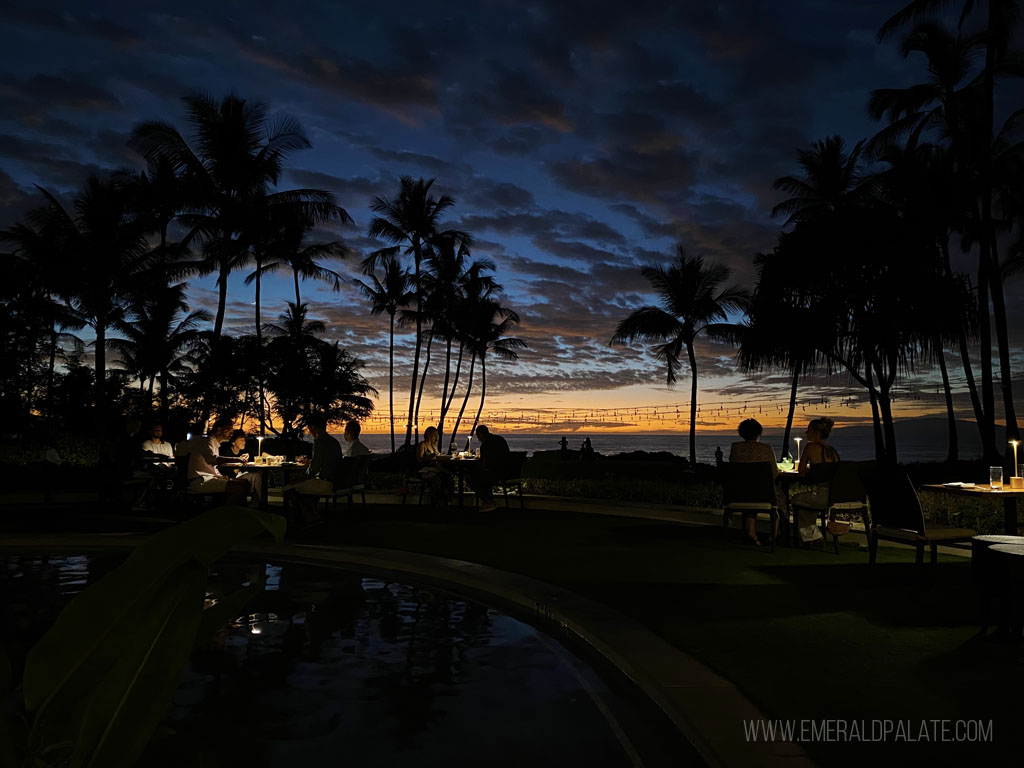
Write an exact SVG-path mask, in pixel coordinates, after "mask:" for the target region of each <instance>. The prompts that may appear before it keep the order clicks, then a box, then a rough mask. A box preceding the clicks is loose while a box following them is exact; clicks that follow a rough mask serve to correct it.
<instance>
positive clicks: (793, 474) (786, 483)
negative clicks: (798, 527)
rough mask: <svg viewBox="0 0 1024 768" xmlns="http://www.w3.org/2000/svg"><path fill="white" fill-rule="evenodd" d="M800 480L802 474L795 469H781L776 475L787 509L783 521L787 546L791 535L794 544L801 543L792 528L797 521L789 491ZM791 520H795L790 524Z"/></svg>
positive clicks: (784, 511)
mask: <svg viewBox="0 0 1024 768" xmlns="http://www.w3.org/2000/svg"><path fill="white" fill-rule="evenodd" d="M799 480H800V473H799V472H797V471H796V469H795V468H794V469H781V468H780V469H779V471H778V473H777V474H776V475H775V482H777V483H778V484H779V487H780V488H781V489H782V498H783V499H784V500H785V502H786V508H785V509H784V510H783V514H782V520H783V522H784V523H785V530H784V532H783V535H784V536H785V537H786V544H787V545H788V544H790V536H791V535H793V538H794V542H793V543H799V541H797V540H796V539H797V537H796V536H795V534H793V532H792V531H791V526H793V525H795V523H796V521H795V520H793V514H792V513H793V510H792V508H791V507H790V504H789V490H790V488H791V487H792V485H793V483H795V482H798V481H799ZM791 520H793V521H792V522H790V521H791Z"/></svg>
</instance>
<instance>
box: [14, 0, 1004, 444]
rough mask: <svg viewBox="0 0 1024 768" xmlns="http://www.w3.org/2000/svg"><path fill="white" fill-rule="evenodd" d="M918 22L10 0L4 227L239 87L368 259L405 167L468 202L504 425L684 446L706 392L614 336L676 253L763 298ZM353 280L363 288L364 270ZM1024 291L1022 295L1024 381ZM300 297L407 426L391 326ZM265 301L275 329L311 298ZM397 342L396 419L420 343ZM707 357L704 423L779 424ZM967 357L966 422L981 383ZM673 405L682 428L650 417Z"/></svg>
mask: <svg viewBox="0 0 1024 768" xmlns="http://www.w3.org/2000/svg"><path fill="white" fill-rule="evenodd" d="M903 4H904V2H903V0H896V1H895V2H892V1H884V2H883V1H881V0H861V2H855V3H854V2H848V1H844V0H802V1H799V2H774V3H766V2H756V1H755V0H750V1H749V2H678V3H666V2H646V1H645V0H635V1H634V2H630V3H614V4H613V3H594V2H576V1H573V2H557V3H556V2H548V3H543V2H536V3H531V2H501V1H496V0H492V1H484V2H479V3H452V2H432V3H423V2H416V3H406V2H393V3H388V4H387V5H385V6H380V5H377V4H371V3H358V4H355V3H350V4H342V3H336V2H324V1H313V2H303V3H278V2H244V3H242V2H216V3H208V2H195V0H184V1H179V2H175V3H173V4H171V3H164V2H145V3H124V2H120V3H118V2H92V3H89V4H82V3H72V2H64V3H60V2H57V3H46V4H38V3H31V2H15V3H7V2H2V3H0V19H2V21H0V26H2V28H3V39H4V41H5V46H4V51H3V53H2V54H0V98H2V100H3V103H4V105H5V109H4V110H3V111H2V113H0V226H4V227H6V226H9V225H10V224H12V223H13V222H14V221H15V220H16V219H17V218H18V217H19V216H21V215H22V214H23V213H24V212H25V211H26V210H27V209H28V208H30V207H31V206H32V205H33V204H34V203H35V202H37V201H38V197H37V196H36V193H35V192H34V189H33V185H35V184H40V185H43V186H45V187H46V188H48V189H50V190H52V191H53V192H55V193H56V194H58V195H59V196H61V197H62V198H63V199H65V200H67V201H69V200H70V197H71V195H72V194H73V193H74V191H75V190H76V189H77V188H78V187H79V186H80V185H81V184H82V182H83V181H84V179H85V177H86V175H87V174H88V173H90V172H93V171H95V172H100V171H104V170H109V169H114V168H118V167H125V166H134V165H137V164H138V162H139V161H138V158H137V157H134V156H133V155H132V153H131V152H130V151H129V150H128V149H127V148H126V147H125V137H126V134H127V133H128V132H129V131H130V129H131V128H132V126H133V125H134V124H135V123H137V122H138V121H140V120H143V119H152V118H163V119H167V120H169V121H171V122H173V123H174V124H175V125H177V126H178V127H179V129H181V130H182V131H183V132H184V131H185V130H186V128H187V126H186V123H185V120H184V109H183V106H182V104H181V102H180V97H181V96H183V95H185V94H188V93H191V92H205V93H210V94H211V95H213V96H215V97H217V98H220V97H221V96H223V95H224V94H226V93H228V92H231V91H234V92H236V93H237V94H239V95H240V96H243V97H245V98H248V99H253V100H260V101H263V102H266V103H267V104H268V105H269V106H270V107H271V109H272V110H273V111H281V112H284V113H288V114H291V115H293V116H295V117H297V118H298V119H299V120H300V121H301V122H302V123H303V125H304V126H305V127H306V129H307V131H308V133H309V135H310V137H311V139H312V141H313V144H314V148H313V149H312V150H309V151H306V152H302V153H298V154H296V155H294V156H293V157H292V158H291V160H290V162H289V168H288V172H287V173H286V175H285V177H284V179H283V180H282V185H281V187H282V188H289V187H321V188H324V189H328V190H331V191H333V192H335V193H336V194H337V195H338V199H339V202H340V203H341V204H342V205H343V206H344V207H345V208H346V209H347V210H348V212H349V214H350V215H351V216H352V217H353V218H354V219H355V226H354V227H352V228H350V229H343V230H339V231H338V232H335V233H322V234H323V236H324V237H341V238H342V239H343V240H344V241H345V242H346V244H348V245H349V246H351V247H352V248H354V249H355V250H357V251H359V252H361V253H364V254H365V253H368V252H369V251H371V250H373V249H375V248H378V247H380V245H381V244H380V243H377V242H374V241H372V240H370V239H369V238H367V237H366V236H365V232H366V227H367V224H368V223H369V221H370V218H371V216H372V214H371V212H370V210H369V203H370V200H371V199H372V198H373V197H374V196H375V195H390V194H393V193H394V192H395V191H396V190H397V187H398V179H399V177H400V176H402V175H411V176H414V177H420V176H422V177H424V178H436V182H435V189H436V190H437V192H439V193H446V194H449V195H451V196H453V197H454V198H455V200H456V205H455V207H454V208H453V209H452V212H451V216H450V217H449V219H448V223H449V224H450V225H451V226H454V227H458V228H461V229H465V230H468V231H469V232H471V233H472V234H473V236H474V238H475V247H474V249H473V254H474V256H477V257H487V258H491V259H493V260H494V261H495V262H496V263H497V266H498V269H497V278H498V280H499V281H500V282H501V283H502V284H503V285H504V286H505V291H506V298H505V302H506V303H507V304H508V305H509V306H511V307H513V308H514V309H515V310H516V311H517V312H518V313H519V314H520V315H521V316H522V325H521V327H520V329H519V332H518V334H517V335H518V336H520V337H521V338H523V339H524V340H525V341H526V342H527V343H528V344H529V348H528V349H527V350H525V351H524V352H523V353H522V356H521V361H520V363H519V364H517V365H508V364H504V365H503V364H501V363H498V362H494V363H492V364H489V368H488V391H489V396H488V401H487V403H488V407H487V411H488V412H490V413H491V414H492V416H495V417H500V414H503V413H504V414H506V415H507V416H509V417H514V415H515V414H532V415H533V417H535V418H536V419H537V420H538V421H537V423H538V424H540V422H542V421H543V420H544V419H549V420H550V421H551V422H554V423H555V424H557V425H560V427H561V428H568V427H571V426H572V424H576V423H577V422H579V423H582V420H583V419H586V422H587V424H588V426H590V427H591V428H593V426H594V425H595V420H596V421H600V422H601V423H604V424H605V427H606V428H616V429H632V430H650V429H673V428H679V429H682V428H685V426H686V419H685V415H683V416H681V417H680V420H678V421H677V420H676V419H675V412H674V407H675V406H674V404H679V405H680V411H681V412H682V410H683V409H682V405H685V404H686V403H687V401H688V399H689V373H688V372H687V371H685V370H684V372H683V375H682V376H681V378H680V381H679V383H678V384H677V385H676V387H675V388H673V389H671V390H670V389H668V388H667V387H666V386H665V384H664V371H663V369H662V368H661V367H660V366H659V365H658V363H657V362H656V361H654V359H653V358H652V357H651V356H650V355H648V354H647V353H645V352H644V351H642V350H639V349H632V350H631V349H623V348H619V347H614V348H613V347H610V346H609V345H608V341H609V339H610V337H611V335H612V332H613V330H614V328H615V325H616V324H617V323H618V321H619V320H621V319H623V318H624V317H625V316H626V315H627V314H628V313H629V311H630V310H631V309H633V308H635V307H638V306H641V305H643V304H646V303H649V302H650V301H651V296H649V295H648V293H647V285H646V283H645V281H644V280H643V278H642V277H641V275H640V272H639V265H641V264H643V263H647V262H658V261H662V262H664V261H667V260H668V259H669V258H670V256H671V254H672V252H673V249H674V244H675V243H676V242H680V243H682V244H683V245H684V246H685V247H686V248H687V250H688V251H689V252H690V253H693V254H703V255H704V256H705V257H706V258H708V259H711V260H715V261H720V262H723V263H726V264H728V265H729V266H730V267H732V268H733V270H734V273H735V280H736V281H738V282H739V283H741V284H744V285H746V286H748V287H752V281H753V268H752V259H753V257H754V255H755V254H756V253H758V252H760V251H767V250H770V249H771V247H772V246H773V244H774V242H775V240H776V237H777V234H778V232H779V228H780V226H781V224H782V222H780V221H778V220H773V219H772V218H771V216H770V210H771V208H772V206H773V205H774V204H775V203H777V202H778V201H779V197H778V195H777V193H774V192H772V191H771V183H772V181H773V180H774V179H775V178H776V177H778V176H780V175H783V174H786V173H795V172H796V171H797V167H796V163H795V160H794V154H795V151H796V149H797V148H798V147H803V146H805V145H807V144H809V143H810V142H812V141H815V140H817V139H821V138H824V137H826V136H828V135H830V134H836V133H838V134H841V135H842V136H843V137H844V138H846V140H847V143H848V144H850V145H852V144H853V143H855V142H856V141H857V140H859V139H861V138H866V137H869V136H870V135H872V134H873V133H874V132H875V131H876V130H877V129H878V127H879V126H878V125H877V124H875V123H873V122H872V121H871V120H870V118H869V117H868V116H867V113H866V109H865V104H866V101H867V98H868V94H869V91H870V90H871V89H872V88H876V87H900V86H905V85H908V84H910V83H913V82H918V81H920V80H923V79H924V78H925V76H926V73H925V71H924V69H925V68H924V65H923V63H922V60H921V59H917V58H911V59H909V60H904V59H903V58H902V56H901V55H900V53H899V51H898V46H897V43H896V41H892V42H889V43H886V44H884V45H879V44H877V43H876V41H875V33H876V31H877V29H878V27H879V26H880V25H881V24H882V22H883V21H884V20H885V19H886V18H887V17H888V16H889V15H891V14H892V13H893V12H894V11H895V10H897V9H898V8H900V7H901V6H902V5H903ZM1018 95H1019V92H1018ZM1003 108H1005V103H1004V104H1001V105H1000V109H1003ZM958 258H959V259H960V260H961V264H960V266H961V268H963V269H968V268H969V266H970V265H971V263H972V262H973V256H958ZM337 269H339V271H341V272H342V273H343V274H345V275H347V276H349V277H355V276H357V271H358V259H352V260H351V261H350V262H349V263H347V264H341V265H338V266H337ZM242 278H243V275H240V274H239V275H236V276H234V277H233V278H232V283H231V295H230V302H229V308H228V312H229V318H228V327H229V330H230V331H231V332H246V331H247V330H249V329H251V324H252V304H251V302H252V296H251V291H250V289H249V288H248V287H246V286H244V285H243V282H242ZM1019 285H1020V283H1019V278H1018V280H1017V281H1015V282H1014V281H1011V282H1010V283H1008V285H1007V299H1008V302H1009V311H1010V323H1011V333H1012V339H1013V340H1014V341H1015V363H1019V362H1020V359H1021V345H1020V340H1021V338H1022V334H1021V329H1022V326H1024V302H1022V301H1021V298H1020V291H1019ZM303 291H304V296H305V297H308V299H309V301H310V303H311V310H310V314H311V315H312V316H314V317H318V318H322V319H324V320H325V321H327V322H328V325H329V334H328V335H329V336H330V337H331V338H332V339H339V340H341V342H342V344H343V345H344V346H346V347H347V348H348V349H349V350H350V351H352V352H353V353H355V354H356V355H358V356H359V357H361V358H362V359H364V360H365V361H366V363H367V367H366V369H365V372H366V374H367V376H368V378H369V379H370V380H371V381H372V382H373V383H374V384H375V385H376V386H377V387H378V389H379V390H380V391H381V393H382V395H383V396H384V397H383V398H382V399H381V401H380V405H383V406H384V408H385V409H386V402H387V401H386V391H387V325H386V318H385V319H382V318H380V317H371V316H370V315H369V313H368V306H367V304H366V302H365V301H364V300H363V299H362V298H360V297H359V295H358V294H357V293H356V291H355V290H354V288H353V287H352V286H351V285H345V286H343V288H342V290H341V292H340V293H337V294H334V293H331V292H329V291H327V290H325V289H324V288H323V287H319V286H316V285H314V284H312V283H306V284H305V285H304V287H303ZM264 292H265V296H266V298H265V300H264V301H265V303H264V317H271V316H273V315H275V314H277V313H278V312H280V311H283V309H284V302H285V301H286V300H287V299H288V298H290V297H291V295H292V294H291V284H290V279H289V278H288V277H287V276H282V277H280V278H273V279H271V280H269V281H268V283H267V284H265V288H264ZM190 300H191V302H192V304H193V305H194V306H196V307H206V308H213V307H215V305H216V293H215V291H214V286H213V282H212V278H210V279H201V280H200V279H196V280H194V281H193V284H192V288H191V291H190ZM783 332H791V330H789V329H780V333H783ZM400 345H401V346H400V349H399V350H398V354H397V360H398V369H397V381H398V382H399V383H400V384H401V386H400V387H399V388H398V392H397V393H396V401H397V402H396V405H397V404H401V403H403V402H404V401H405V398H406V397H407V381H408V373H409V367H410V361H411V354H410V353H409V350H410V348H411V344H410V338H409V336H408V335H402V336H401V337H400ZM698 354H699V361H698V366H699V370H700V379H699V380H700V399H701V401H702V402H704V403H706V404H707V405H705V406H704V407H702V411H701V418H700V426H701V427H702V428H705V429H708V428H721V427H722V426H726V425H731V424H733V423H735V421H736V417H737V415H739V413H741V411H740V410H739V409H741V408H743V407H744V405H745V404H746V406H747V408H748V411H749V413H754V412H758V413H759V414H760V415H759V418H762V421H763V422H764V423H765V424H766V425H774V424H778V423H780V422H781V420H782V419H783V418H784V414H782V413H780V412H779V410H778V406H779V405H780V404H783V403H784V402H785V399H786V397H787V395H788V381H787V377H785V376H784V375H778V376H776V375H769V376H765V377H761V378H758V379H756V380H755V379H751V378H748V377H744V376H740V375H738V374H737V373H736V372H735V370H734V363H733V354H734V351H733V350H732V349H731V348H729V347H727V346H722V345H716V344H712V343H710V342H708V341H703V342H702V343H701V344H700V346H699V348H698ZM950 364H951V369H952V372H953V376H954V379H955V380H956V381H957V382H958V383H960V384H961V386H960V387H959V388H958V391H959V392H961V393H962V396H961V397H960V398H959V404H960V406H961V407H962V408H963V411H962V415H963V416H965V417H967V416H968V415H969V410H970V409H969V405H968V403H967V400H966V394H965V392H964V389H963V386H962V382H963V374H962V370H960V369H959V367H958V365H957V361H956V359H951V361H950ZM433 370H434V371H435V372H436V371H437V370H438V369H437V368H434V369H433ZM1018 370H1021V368H1018ZM936 380H937V375H935V374H933V372H931V371H927V370H926V371H922V372H921V373H920V374H919V375H918V376H917V377H915V378H914V379H913V380H908V381H906V382H904V385H903V388H902V395H901V396H900V397H899V399H898V400H897V402H896V409H897V414H898V415H902V416H904V417H906V416H913V415H920V414H922V413H938V412H940V410H941V402H940V400H939V398H938V397H937V396H936ZM435 382H436V383H437V386H438V387H439V386H440V383H439V382H440V380H439V379H431V380H430V382H428V387H430V386H432V385H433V384H434V383H435ZM915 394H916V395H917V396H918V397H919V399H916V398H915ZM860 395H861V391H860V389H859V388H858V387H856V386H854V385H851V384H850V383H849V382H848V381H847V380H846V379H845V378H843V377H836V378H834V379H832V380H826V379H824V378H823V377H818V378H815V379H814V380H809V381H807V382H805V385H804V386H803V387H802V388H801V392H800V398H801V401H802V402H803V403H804V404H805V405H806V407H807V409H808V410H809V411H810V410H813V411H814V412H816V413H828V414H830V415H832V416H833V417H834V418H837V420H839V419H842V420H844V421H845V422H846V423H850V422H856V421H860V420H862V419H864V418H866V417H868V411H867V408H866V407H865V406H864V405H863V404H861V403H860ZM851 397H852V398H853V402H852V403H850V402H849V398H851ZM823 398H828V402H823ZM668 404H673V405H672V407H671V408H668V409H666V408H665V406H666V405H668ZM712 404H714V405H712ZM655 405H658V406H661V410H659V416H660V418H655V417H654V415H653V409H648V410H647V411H638V412H637V413H636V414H632V410H630V409H636V408H637V407H639V406H655ZM475 408H476V398H475V397H471V398H470V404H469V409H471V410H472V411H474V412H475ZM562 409H569V410H568V411H565V410H562ZM600 409H612V411H611V414H609V412H608V411H604V410H600ZM758 409H760V410H759V411H758ZM540 411H543V412H544V413H540ZM574 411H575V413H574ZM544 414H546V415H544ZM585 414H593V415H585ZM644 414H646V418H644ZM569 422H572V424H570V423H569ZM527 423H529V422H527ZM373 426H374V425H372V424H371V427H373ZM549 426H550V425H549Z"/></svg>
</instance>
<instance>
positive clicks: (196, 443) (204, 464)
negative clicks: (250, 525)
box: [188, 416, 259, 505]
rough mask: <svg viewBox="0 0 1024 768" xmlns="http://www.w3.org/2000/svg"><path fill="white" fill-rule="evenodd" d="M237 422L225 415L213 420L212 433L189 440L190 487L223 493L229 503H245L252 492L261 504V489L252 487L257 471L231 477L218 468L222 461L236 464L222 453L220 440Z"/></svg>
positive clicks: (225, 437) (202, 491) (194, 489)
mask: <svg viewBox="0 0 1024 768" xmlns="http://www.w3.org/2000/svg"><path fill="white" fill-rule="evenodd" d="M233 426H234V422H233V421H232V419H230V418H228V417H225V416H222V417H221V418H219V419H217V420H216V421H215V422H214V423H213V427H212V428H211V434H210V436H209V437H207V438H202V439H196V438H193V440H192V441H191V442H190V444H189V450H190V452H189V458H188V489H189V492H191V493H224V494H225V496H226V498H225V503H226V504H241V503H244V501H245V498H246V496H248V495H249V492H250V491H252V492H253V500H254V502H255V504H256V505H258V504H259V490H258V488H253V484H252V483H251V482H250V480H253V479H257V480H258V477H259V476H258V475H255V474H246V475H243V476H242V477H236V478H230V477H227V476H225V475H224V473H222V472H221V471H220V469H219V467H220V466H221V465H223V464H235V463H237V462H236V461H233V460H231V459H228V458H226V457H223V456H220V444H221V443H223V442H224V441H225V440H227V439H228V438H229V437H230V436H231V429H232V427H233Z"/></svg>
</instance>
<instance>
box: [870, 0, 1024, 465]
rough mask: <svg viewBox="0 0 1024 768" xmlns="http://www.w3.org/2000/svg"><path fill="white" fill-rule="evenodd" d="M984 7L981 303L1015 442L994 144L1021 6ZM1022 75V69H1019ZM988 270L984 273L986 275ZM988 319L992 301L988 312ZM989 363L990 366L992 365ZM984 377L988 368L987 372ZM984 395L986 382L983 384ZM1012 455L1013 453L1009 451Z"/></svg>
mask: <svg viewBox="0 0 1024 768" xmlns="http://www.w3.org/2000/svg"><path fill="white" fill-rule="evenodd" d="M948 5H949V2H948V0H912V2H910V3H908V4H907V5H905V6H904V7H903V8H901V9H900V10H899V11H898V12H897V13H895V14H893V16H891V17H890V18H889V19H888V20H887V21H886V22H885V24H883V25H882V27H881V29H879V31H878V39H879V40H880V41H881V40H885V39H886V38H887V37H889V36H891V35H893V34H895V33H896V32H898V31H899V30H901V29H903V28H905V27H906V26H907V25H908V24H910V23H912V22H919V21H920V20H922V19H928V18H931V17H934V16H935V15H936V14H939V13H941V12H942V11H944V10H945V8H946V7H948ZM980 6H981V3H979V2H976V0H964V2H963V5H962V6H961V13H960V19H959V21H958V28H963V27H964V25H965V24H966V22H967V20H968V19H969V18H970V16H971V15H972V12H973V11H974V9H975V8H976V7H980ZM984 6H985V17H984V18H985V22H984V34H982V35H980V36H978V40H979V42H980V43H981V44H983V45H984V50H985V66H984V68H983V69H982V73H981V82H980V98H979V99H978V103H977V112H976V113H975V114H976V117H977V119H978V124H977V130H976V132H974V133H973V135H972V137H971V138H972V142H971V146H972V147H973V149H974V151H975V155H974V158H973V159H974V161H975V162H974V163H973V164H972V165H973V167H974V168H975V169H976V170H977V176H978V178H977V183H978V188H977V195H978V201H979V204H978V210H977V219H978V225H979V229H980V232H979V235H980V237H979V251H980V255H979V260H980V264H979V275H978V283H979V285H978V289H979V305H980V303H981V301H980V300H981V299H983V298H985V296H984V291H986V290H987V291H988V294H989V295H990V296H991V300H992V309H993V314H994V316H995V326H996V341H997V344H998V348H999V363H1000V383H1001V385H1002V394H1003V409H1004V413H1005V417H1006V431H1007V436H1008V437H1010V438H1013V439H1017V438H1019V437H1020V431H1019V426H1018V424H1017V415H1016V409H1015V407H1014V403H1013V379H1012V374H1011V367H1010V346H1009V334H1008V328H1007V321H1006V307H1005V297H1004V291H1003V281H1002V272H1001V269H1000V263H999V256H998V243H997V239H996V225H995V221H994V216H993V210H992V207H993V206H992V203H993V189H994V181H995V172H994V166H993V145H994V141H993V138H994V133H995V131H994V127H995V81H996V74H997V70H998V69H999V68H1000V67H1001V65H1002V63H1003V60H1004V59H1005V58H1006V57H1007V54H1008V52H1009V46H1010V42H1011V40H1012V39H1013V35H1014V29H1015V27H1016V23H1017V20H1018V18H1019V16H1020V3H1019V2H1018V0H987V1H986V2H985V3H984ZM1014 69H1015V70H1016V74H1018V75H1019V66H1018V67H1015V68H1014ZM982 269H984V273H982ZM980 310H981V308H980V306H979V321H980V322H981V336H982V344H983V345H984V344H985V341H986V338H985V324H987V317H981V316H980V314H981V311H980ZM985 314H986V315H987V302H986V308H985ZM982 358H983V361H982V362H983V366H984V363H985V359H989V361H990V359H991V351H990V348H987V347H984V346H983V347H982ZM989 364H991V363H990V362H989ZM982 375H983V378H984V376H985V368H984V367H983V368H982ZM982 389H983V395H984V389H985V388H984V381H983V387H982ZM1006 455H1007V456H1009V453H1008V452H1007V453H1006Z"/></svg>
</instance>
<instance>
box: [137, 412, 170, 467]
mask: <svg viewBox="0 0 1024 768" xmlns="http://www.w3.org/2000/svg"><path fill="white" fill-rule="evenodd" d="M142 450H143V452H144V453H152V454H154V455H155V456H165V457H166V458H167V461H168V463H171V464H173V463H174V448H173V447H172V446H171V444H170V443H168V442H167V441H166V440H164V427H163V425H162V424H161V423H160V422H157V423H156V424H154V425H153V426H151V427H150V428H149V439H148V440H146V441H145V442H144V443H143V444H142Z"/></svg>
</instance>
